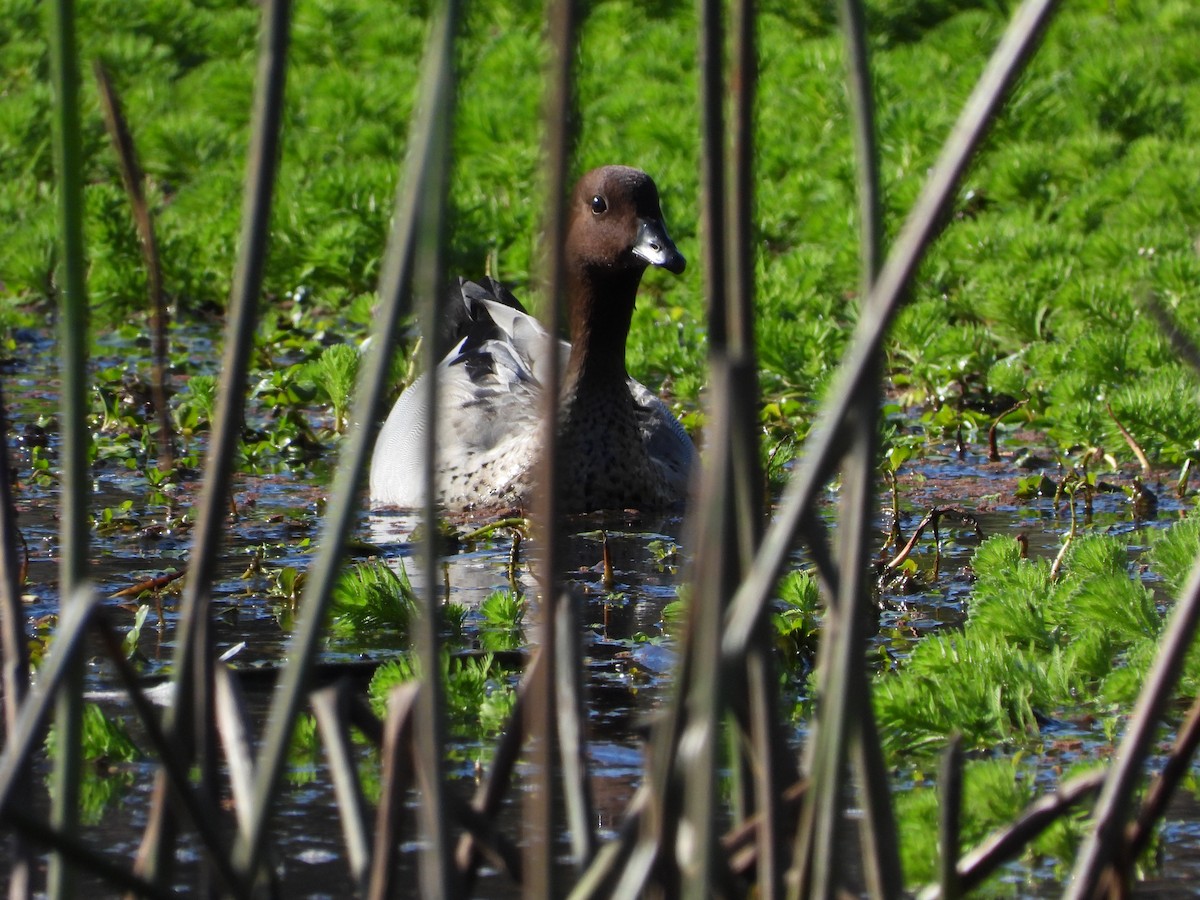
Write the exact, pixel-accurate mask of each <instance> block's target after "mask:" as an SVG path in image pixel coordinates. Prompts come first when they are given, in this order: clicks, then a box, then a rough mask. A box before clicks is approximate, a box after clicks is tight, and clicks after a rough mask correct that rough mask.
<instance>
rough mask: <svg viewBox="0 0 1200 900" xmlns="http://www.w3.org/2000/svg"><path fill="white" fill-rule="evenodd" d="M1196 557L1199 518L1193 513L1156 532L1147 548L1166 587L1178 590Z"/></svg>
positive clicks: (1199, 543)
mask: <svg viewBox="0 0 1200 900" xmlns="http://www.w3.org/2000/svg"><path fill="white" fill-rule="evenodd" d="M1198 557H1200V518H1196V517H1195V516H1193V517H1191V518H1187V519H1184V520H1183V521H1181V522H1176V523H1175V524H1174V525H1172V526H1171V527H1170V528H1168V529H1166V530H1165V531H1162V532H1159V533H1158V535H1157V536H1156V538H1155V540H1154V545H1153V547H1151V549H1150V560H1151V563H1152V564H1153V566H1154V570H1155V571H1156V572H1157V573H1158V574H1159V575H1161V576H1162V578H1163V581H1164V582H1166V585H1167V588H1168V590H1170V591H1171V593H1173V594H1178V593H1179V591H1181V590H1182V589H1183V585H1184V582H1185V580H1186V579H1187V576H1188V573H1189V572H1190V571H1191V569H1192V566H1193V565H1194V564H1195V562H1196V559H1197V558H1198Z"/></svg>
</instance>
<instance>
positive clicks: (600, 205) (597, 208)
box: [592, 194, 608, 216]
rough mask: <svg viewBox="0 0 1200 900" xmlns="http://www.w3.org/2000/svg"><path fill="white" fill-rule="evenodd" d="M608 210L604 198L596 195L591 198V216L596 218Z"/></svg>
mask: <svg viewBox="0 0 1200 900" xmlns="http://www.w3.org/2000/svg"><path fill="white" fill-rule="evenodd" d="M607 209H608V204H607V203H606V202H604V198H603V197H601V196H600V195H599V194H597V195H596V196H595V197H593V198H592V215H593V216H598V215H600V214H601V213H602V212H605V211H606V210H607Z"/></svg>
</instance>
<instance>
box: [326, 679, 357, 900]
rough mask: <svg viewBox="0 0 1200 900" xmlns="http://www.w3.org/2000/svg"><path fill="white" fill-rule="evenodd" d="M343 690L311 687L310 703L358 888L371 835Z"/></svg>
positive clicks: (347, 701)
mask: <svg viewBox="0 0 1200 900" xmlns="http://www.w3.org/2000/svg"><path fill="white" fill-rule="evenodd" d="M346 692H347V685H346V683H345V682H341V683H339V684H336V685H333V686H332V687H327V688H322V689H321V690H319V691H314V692H313V695H312V707H313V714H314V715H315V716H316V719H317V729H318V730H319V731H320V733H321V742H322V744H324V746H325V761H326V765H328V767H329V773H330V776H331V777H332V778H333V789H334V792H335V794H336V795H337V809H338V814H339V816H340V817H341V820H342V836H343V838H344V839H345V842H346V860H347V862H348V863H349V864H350V876H351V877H352V878H353V879H354V881H355V883H356V884H357V885H358V886H359V888H360V890H361V889H363V888H365V887H366V886H367V884H368V881H369V878H370V874H371V836H370V833H369V831H368V828H367V801H366V798H364V797H363V792H362V785H361V784H360V783H359V780H358V767H357V766H356V765H355V763H354V750H353V749H352V747H351V745H350V729H349V727H348V722H347V708H348V705H349V697H348V696H347V693H346Z"/></svg>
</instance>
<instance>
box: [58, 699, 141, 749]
mask: <svg viewBox="0 0 1200 900" xmlns="http://www.w3.org/2000/svg"><path fill="white" fill-rule="evenodd" d="M57 740H58V732H57V730H56V729H55V726H53V725H51V726H50V731H49V733H47V735H46V752H47V754H48V755H50V756H53V755H54V752H55V742H56V741H57ZM81 746H82V747H83V758H84V759H89V760H97V761H105V762H132V761H134V760H136V759H140V758H141V755H142V753H141V751H140V750H138V748H137V745H136V744H134V743H133V740H132V739H131V738H130V737H129V732H128V731H127V730H126V729H125V725H124V723H123V722H122V721H121V720H120V719H110V718H109V717H108V716H106V715H105V714H104V710H103V709H101V708H100V706H98V705H97V704H95V703H85V704H84V706H83V740H82V741H81Z"/></svg>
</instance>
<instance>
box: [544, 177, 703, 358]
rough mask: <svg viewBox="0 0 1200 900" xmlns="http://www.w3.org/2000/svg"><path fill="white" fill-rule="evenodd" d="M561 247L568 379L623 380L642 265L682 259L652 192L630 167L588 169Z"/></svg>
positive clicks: (674, 268)
mask: <svg viewBox="0 0 1200 900" xmlns="http://www.w3.org/2000/svg"><path fill="white" fill-rule="evenodd" d="M568 221H569V225H568V228H567V242H566V254H565V255H566V267H567V305H568V314H569V317H570V318H569V321H570V326H571V341H572V345H573V346H572V353H571V362H570V366H569V372H570V374H571V375H572V377H574V378H581V377H584V376H585V375H586V376H589V377H596V376H600V377H617V376H619V377H620V379H621V380H624V378H625V339H626V338H627V337H628V335H629V322H630V319H631V317H632V315H633V306H634V301H635V300H636V298H637V289H638V284H639V283H640V282H641V279H642V273H643V272H645V271H646V267H647V266H662V267H663V268H664V269H666V270H667V271H668V272H674V273H676V274H678V273H680V272H682V271H683V270H684V267H685V265H686V264H687V261H686V260H685V259H684V258H683V254H681V253H680V252H679V251H678V250H677V249H676V248H675V244H674V242H673V241H672V240H671V237H670V235H668V234H667V229H666V226H665V225H664V224H663V216H662V209H661V207H660V205H659V199H658V188H657V187H655V185H654V182H653V180H651V178H650V176H649V175H647V174H646V173H645V172H642V171H640V170H638V169H632V168H630V167H628V166H604V167H603V168H600V169H593V170H592V171H591V172H588V173H587V174H586V175H584V176H583V177H582V178H580V179H579V182H578V184H576V185H575V191H574V193H573V194H572V197H571V205H570V210H569V219H568Z"/></svg>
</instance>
